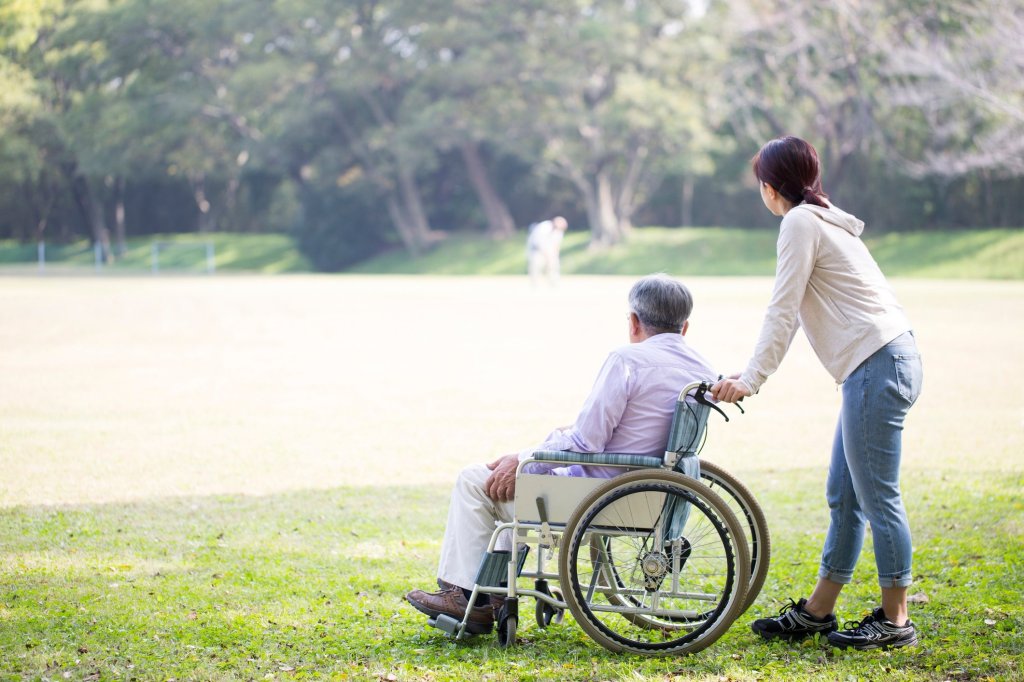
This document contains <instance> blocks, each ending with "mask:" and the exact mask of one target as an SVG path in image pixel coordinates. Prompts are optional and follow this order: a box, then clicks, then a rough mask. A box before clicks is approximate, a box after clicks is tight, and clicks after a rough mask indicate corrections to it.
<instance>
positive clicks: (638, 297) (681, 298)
mask: <svg viewBox="0 0 1024 682" xmlns="http://www.w3.org/2000/svg"><path fill="white" fill-rule="evenodd" d="M629 309H630V311H631V312H633V313H636V316H637V317H638V318H639V319H640V324H641V325H643V327H644V328H645V329H646V330H647V331H648V333H664V332H673V333H675V334H678V333H679V332H681V331H682V329H683V324H685V323H686V320H688V319H689V318H690V313H691V312H692V311H693V296H691V295H690V290H689V289H687V288H686V287H685V286H684V285H683V283H682V282H680V281H678V280H676V279H673V278H671V277H669V276H668V275H666V274H663V273H658V274H656V275H648V276H646V277H644V278H643V279H641V280H640V281H638V282H637V283H636V284H634V285H633V288H632V289H630V290H629Z"/></svg>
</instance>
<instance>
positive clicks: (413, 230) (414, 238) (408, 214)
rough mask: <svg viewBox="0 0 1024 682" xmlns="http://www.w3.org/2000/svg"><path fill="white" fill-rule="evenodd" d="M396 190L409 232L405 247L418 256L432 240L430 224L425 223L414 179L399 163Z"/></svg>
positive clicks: (406, 168) (410, 172)
mask: <svg viewBox="0 0 1024 682" xmlns="http://www.w3.org/2000/svg"><path fill="white" fill-rule="evenodd" d="M398 189H399V196H400V197H401V201H402V214H403V215H404V216H405V218H406V225H407V226H408V231H409V243H407V244H406V246H407V247H408V246H411V247H412V249H413V250H415V253H414V255H418V254H420V253H423V251H424V250H425V249H426V248H427V246H429V245H430V242H431V240H432V234H431V230H430V223H429V222H427V214H426V212H425V211H424V210H423V201H422V200H421V199H420V190H419V187H417V186H416V177H415V176H414V175H413V173H412V171H411V170H409V168H408V167H407V166H405V165H402V164H401V162H399V165H398Z"/></svg>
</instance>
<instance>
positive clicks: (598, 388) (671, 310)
mask: <svg viewBox="0 0 1024 682" xmlns="http://www.w3.org/2000/svg"><path fill="white" fill-rule="evenodd" d="M692 309H693V300H692V298H691V296H690V292H689V290H687V288H686V287H685V286H683V285H682V284H681V283H679V282H678V281H676V280H674V279H672V278H670V277H668V276H666V275H660V274H659V275H650V276H648V277H644V278H643V279H641V280H640V281H638V282H637V283H636V284H634V285H633V288H632V289H631V290H630V292H629V316H628V327H629V342H630V343H629V345H626V346H622V347H620V348H618V349H616V350H614V351H612V352H611V354H609V355H608V358H607V359H606V360H605V362H604V365H603V366H602V367H601V371H600V372H599V373H598V376H597V381H596V382H595V383H594V387H593V389H591V391H590V395H589V396H588V397H587V400H586V402H585V403H584V404H583V409H582V410H580V413H579V416H578V417H577V418H576V421H575V423H574V424H573V425H572V426H571V427H568V428H563V429H556V430H555V431H553V432H551V434H550V435H548V437H547V438H546V439H545V440H544V441H543V442H542V443H540V444H538V445H537V446H536V447H533V448H529V449H527V450H524V451H522V452H521V453H518V454H509V455H505V456H503V457H500V458H498V459H497V460H495V461H494V462H491V463H490V464H486V465H485V464H476V465H472V466H469V467H467V468H466V469H464V470H463V471H462V472H461V473H460V474H459V477H458V480H457V481H456V483H455V488H454V490H453V491H452V497H451V504H450V506H449V508H448V525H447V526H446V527H445V533H444V541H443V542H442V544H441V561H440V564H439V566H438V569H437V575H438V581H437V582H438V585H439V586H440V587H441V588H442V589H441V590H440V591H439V592H424V591H423V590H413V591H412V592H410V593H409V594H407V595H406V599H407V600H408V601H409V603H410V604H412V605H413V606H414V607H415V608H416V609H418V610H419V611H421V612H423V613H425V614H427V615H428V616H430V617H431V618H437V616H438V615H440V614H442V613H443V614H447V615H449V616H451V617H452V618H456V619H459V620H461V619H462V618H463V616H464V615H465V611H466V608H467V607H468V606H469V605H468V598H469V596H470V594H471V592H472V587H473V585H474V583H475V582H476V571H477V568H478V567H479V565H480V559H481V557H482V556H483V554H484V552H485V551H486V550H487V544H488V541H489V540H490V538H491V534H492V533H493V532H494V527H495V523H496V522H499V521H500V522H508V521H511V520H512V515H513V510H514V505H513V498H514V495H515V471H516V467H517V465H518V463H519V461H520V460H522V459H525V458H528V457H529V456H530V453H532V452H533V451H534V450H573V451H576V452H624V453H631V454H658V455H660V454H661V453H662V452H664V449H665V443H666V442H667V441H668V432H669V428H670V427H671V423H672V414H673V411H674V409H675V404H676V399H677V397H678V395H679V391H680V390H681V389H682V387H683V386H685V385H686V384H689V383H691V382H693V381H698V380H701V379H708V378H709V377H714V376H717V374H716V373H715V372H714V371H713V370H712V368H711V365H710V364H709V363H708V362H707V361H706V360H705V359H704V358H703V357H701V355H700V354H699V353H697V352H696V351H695V350H693V349H692V348H691V347H690V346H689V345H688V344H687V343H686V341H685V339H684V338H683V336H684V335H685V334H686V331H687V328H688V327H689V321H688V320H689V317H690V311H691V310H692ZM527 466H529V467H531V469H530V471H531V473H541V472H543V473H550V474H553V475H560V476H591V477H601V478H610V477H612V476H615V475H616V474H618V473H621V472H622V469H617V468H615V467H600V466H589V465H585V466H580V465H573V466H568V467H560V466H557V465H553V464H551V465H549V464H542V463H536V464H531V465H527ZM493 624H494V615H493V612H492V609H491V607H490V606H489V603H488V599H487V597H486V595H482V596H481V597H480V598H479V600H478V603H477V604H474V605H473V607H472V609H471V611H470V617H469V619H468V621H467V630H468V631H469V632H471V633H474V634H480V633H485V632H490V631H491V629H492V627H493Z"/></svg>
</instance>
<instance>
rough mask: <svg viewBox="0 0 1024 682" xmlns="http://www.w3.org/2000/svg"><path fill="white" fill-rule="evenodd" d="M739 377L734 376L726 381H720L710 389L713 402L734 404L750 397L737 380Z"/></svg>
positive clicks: (747, 390)
mask: <svg viewBox="0 0 1024 682" xmlns="http://www.w3.org/2000/svg"><path fill="white" fill-rule="evenodd" d="M739 378H740V375H739V374H734V375H733V376H731V377H729V378H728V379H722V380H720V381H718V382H717V383H716V384H715V385H714V386H712V387H711V391H710V393H711V395H712V396H713V397H714V399H715V400H720V401H722V402H724V403H736V402H739V401H740V400H743V399H744V398H746V397H747V396H749V395H750V390H749V389H748V388H747V387H746V385H744V383H743V382H742V381H740V380H739Z"/></svg>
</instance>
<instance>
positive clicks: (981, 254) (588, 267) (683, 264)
mask: <svg viewBox="0 0 1024 682" xmlns="http://www.w3.org/2000/svg"><path fill="white" fill-rule="evenodd" d="M775 238H776V232H775V231H774V230H744V229H736V228H688V229H670V228H657V227H650V228H643V229H638V230H635V231H634V233H633V234H632V235H631V237H630V240H629V242H628V244H627V245H625V246H622V247H616V248H612V249H605V250H591V249H589V248H588V247H587V241H588V235H587V234H586V233H583V232H570V233H569V234H568V235H566V238H565V242H564V245H563V247H562V271H563V272H564V273H577V274H598V275H604V274H616V275H640V274H646V273H649V272H660V271H663V272H670V273H673V274H675V275H678V276H686V275H721V276H745V275H763V276H770V275H772V274H773V273H774V268H775ZM865 241H866V243H867V245H868V247H869V248H870V249H871V251H872V253H873V254H874V256H875V258H876V259H877V260H878V262H879V264H880V265H881V266H882V269H883V270H884V271H885V272H886V273H887V274H888V275H891V276H904V277H938V278H949V277H956V278H975V279H1022V278H1024V230H1010V229H999V230H977V231H970V232H967V231H964V232H919V233H889V234H882V235H878V236H870V235H869V236H867V237H865ZM524 270H525V257H524V254H523V243H522V239H520V238H518V237H517V238H515V239H508V240H502V241H488V240H485V239H482V238H480V237H477V236H475V235H474V236H454V237H451V238H450V239H448V240H447V242H445V243H443V244H442V245H441V246H439V247H438V248H437V249H435V250H434V251H433V252H432V253H428V254H427V255H425V256H423V257H422V258H419V259H412V258H409V257H408V256H407V255H405V254H404V253H401V252H397V251H396V252H392V253H389V254H385V255H382V256H380V257H378V258H375V259H373V260H370V261H368V262H366V263H364V264H362V265H360V266H358V267H356V268H354V269H353V272H361V273H378V274H398V273H402V274H428V273H429V274H448V275H464V274H488V275H514V274H520V273H522V272H524Z"/></svg>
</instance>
